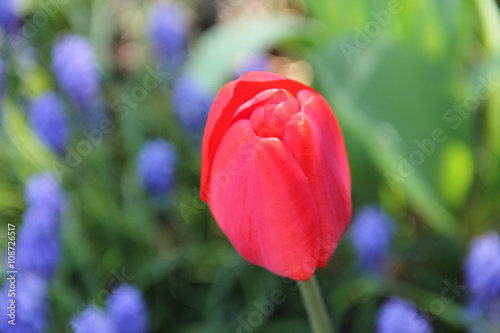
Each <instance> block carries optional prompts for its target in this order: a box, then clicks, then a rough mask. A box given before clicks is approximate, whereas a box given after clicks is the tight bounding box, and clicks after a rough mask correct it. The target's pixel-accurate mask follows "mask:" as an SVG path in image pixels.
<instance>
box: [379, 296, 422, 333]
mask: <svg viewBox="0 0 500 333" xmlns="http://www.w3.org/2000/svg"><path fill="white" fill-rule="evenodd" d="M376 332H377V333H432V326H431V324H430V322H429V318H428V317H427V316H425V315H424V314H422V313H419V312H418V310H417V308H416V307H415V305H414V304H413V303H412V302H410V301H406V300H403V299H400V298H398V297H392V298H390V299H389V300H387V301H386V302H385V303H384V305H383V306H382V308H381V309H380V311H379V313H378V315H377V319H376Z"/></svg>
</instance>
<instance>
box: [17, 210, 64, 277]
mask: <svg viewBox="0 0 500 333" xmlns="http://www.w3.org/2000/svg"><path fill="white" fill-rule="evenodd" d="M59 226H60V216H59V214H57V213H56V212H54V211H51V210H50V209H45V208H43V207H30V208H28V209H27V210H26V212H25V213H24V217H23V224H22V225H21V228H20V230H19V239H18V241H17V267H18V269H19V271H22V272H28V271H29V272H34V273H37V274H39V275H40V276H43V277H45V278H47V279H50V278H51V277H52V276H53V275H54V272H55V270H56V268H57V264H58V263H59V259H60V257H61V241H60V231H59V229H60V227H59ZM34 253H37V255H36V256H35V255H33V254H34Z"/></svg>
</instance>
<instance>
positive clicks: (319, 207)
mask: <svg viewBox="0 0 500 333" xmlns="http://www.w3.org/2000/svg"><path fill="white" fill-rule="evenodd" d="M202 149H203V150H202V175H201V199H202V200H203V201H206V202H208V205H209V207H210V210H211V212H212V214H213V215H214V218H215V220H216V221H217V223H218V224H219V226H220V228H221V229H222V231H223V232H224V233H225V234H226V236H227V237H228V238H229V240H230V241H231V243H232V244H233V245H234V247H235V248H236V250H237V251H238V252H239V253H240V255H241V256H242V257H243V258H245V259H246V260H248V261H249V262H251V263H253V264H255V265H258V266H261V267H264V268H266V269H268V270H270V271H271V272H273V273H275V274H278V275H281V276H284V277H289V278H292V279H295V280H299V281H305V280H307V279H309V278H310V277H311V276H312V275H313V274H314V271H315V269H316V267H320V268H323V267H325V266H326V264H327V263H328V260H329V259H330V258H331V256H332V255H333V252H334V250H335V247H336V245H337V243H338V241H339V239H340V237H341V236H342V234H343V233H344V231H345V229H346V228H347V225H348V223H349V220H350V218H351V180H350V171H349V164H348V161H347V156H346V152H345V146H344V140H343V138H342V133H341V132H340V128H339V125H338V123H337V120H336V119H335V116H334V114H333V112H332V109H331V108H330V106H329V105H328V103H327V102H326V100H325V99H324V98H323V97H322V96H321V95H320V94H318V93H317V92H316V91H314V90H313V89H311V88H310V87H307V86H305V85H303V84H301V83H299V82H296V81H294V80H290V79H288V78H286V77H283V76H280V75H276V74H271V73H266V72H249V73H247V74H244V75H243V76H241V77H240V78H239V79H237V80H235V81H231V82H229V83H227V84H226V85H225V86H224V87H222V89H221V90H220V91H219V93H218V94H217V96H216V98H215V100H214V103H213V105H212V107H211V109H210V113H209V115H208V120H207V124H206V127H205V134H204V137H203V148H202Z"/></svg>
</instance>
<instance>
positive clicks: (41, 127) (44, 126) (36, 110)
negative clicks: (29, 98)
mask: <svg viewBox="0 0 500 333" xmlns="http://www.w3.org/2000/svg"><path fill="white" fill-rule="evenodd" d="M30 124H31V127H32V128H33V131H34V132H35V133H36V134H37V136H38V137H39V138H40V140H41V141H42V142H43V143H44V144H45V145H46V146H47V147H48V148H49V149H51V150H52V151H54V152H55V153H57V154H63V153H64V151H65V147H66V145H67V144H68V140H69V136H70V131H69V127H68V120H67V118H66V115H65V114H64V108H63V104H62V102H61V101H60V100H59V98H58V97H57V95H56V94H55V93H54V92H52V91H49V92H46V93H44V94H43V95H41V96H39V97H37V98H36V99H35V100H33V102H32V103H31V107H30Z"/></svg>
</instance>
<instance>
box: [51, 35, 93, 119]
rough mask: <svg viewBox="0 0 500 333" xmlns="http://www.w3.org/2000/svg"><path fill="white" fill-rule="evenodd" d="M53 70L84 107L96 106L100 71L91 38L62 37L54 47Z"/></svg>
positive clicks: (77, 101)
mask: <svg viewBox="0 0 500 333" xmlns="http://www.w3.org/2000/svg"><path fill="white" fill-rule="evenodd" d="M52 72H53V73H54V76H55V78H56V81H57V83H58V84H59V86H60V87H61V88H62V90H63V91H64V92H65V93H66V94H67V95H68V96H69V98H70V99H71V101H72V102H73V103H74V104H75V105H76V106H77V107H79V108H80V109H82V110H85V111H87V110H90V109H92V108H94V107H97V105H98V104H99V102H100V101H99V99H100V87H99V85H100V83H99V81H100V72H99V66H98V64H97V57H96V55H95V53H94V50H93V49H92V47H91V45H90V42H89V41H88V40H87V39H86V38H84V37H82V36H79V35H66V36H64V37H62V38H60V39H59V40H58V41H57V43H56V44H55V46H54V48H53V49H52Z"/></svg>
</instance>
